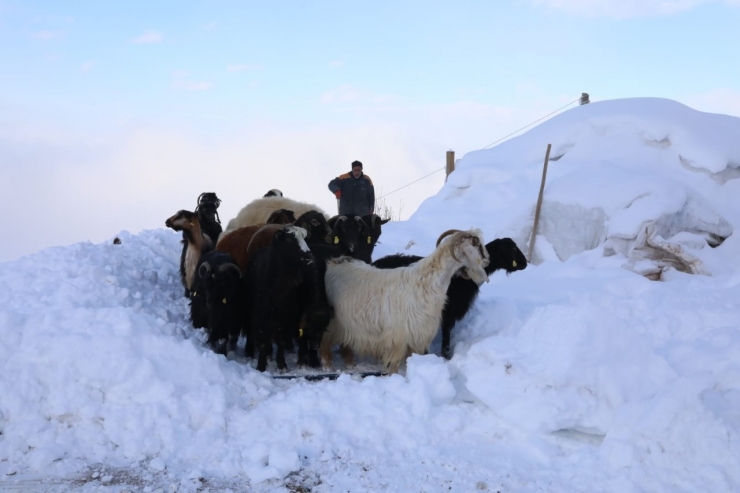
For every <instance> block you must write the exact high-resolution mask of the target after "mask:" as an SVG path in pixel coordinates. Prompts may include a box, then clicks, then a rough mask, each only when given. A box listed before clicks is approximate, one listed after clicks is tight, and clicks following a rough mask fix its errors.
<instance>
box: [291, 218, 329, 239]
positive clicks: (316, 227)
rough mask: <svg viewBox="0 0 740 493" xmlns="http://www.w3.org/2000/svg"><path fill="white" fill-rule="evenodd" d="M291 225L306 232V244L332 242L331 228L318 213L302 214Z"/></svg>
mask: <svg viewBox="0 0 740 493" xmlns="http://www.w3.org/2000/svg"><path fill="white" fill-rule="evenodd" d="M293 225H294V226H298V227H299V228H303V229H305V230H306V243H312V242H325V243H329V242H331V241H332V237H331V228H330V227H329V224H328V223H327V221H326V217H325V216H324V214H322V213H321V212H319V211H308V212H304V213H303V214H301V215H300V216H298V219H296V220H295V222H294V223H293Z"/></svg>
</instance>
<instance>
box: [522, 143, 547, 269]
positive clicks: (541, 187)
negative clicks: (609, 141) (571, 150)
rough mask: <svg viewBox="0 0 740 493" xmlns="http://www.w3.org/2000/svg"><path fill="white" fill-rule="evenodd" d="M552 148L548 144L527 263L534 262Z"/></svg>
mask: <svg viewBox="0 0 740 493" xmlns="http://www.w3.org/2000/svg"><path fill="white" fill-rule="evenodd" d="M550 148H552V144H547V152H546V153H545V166H544V167H543V168H542V183H540V195H539V197H537V208H536V209H535V211H534V226H532V238H530V240H529V255H527V262H531V261H532V253H533V252H534V240H535V238H536V237H537V223H539V222H540V209H542V194H543V193H544V192H545V179H546V178H547V163H548V161H550Z"/></svg>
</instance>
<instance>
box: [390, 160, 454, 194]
mask: <svg viewBox="0 0 740 493" xmlns="http://www.w3.org/2000/svg"><path fill="white" fill-rule="evenodd" d="M443 169H445V168H444V167H442V168H439V169H437V170H434V171H432V172H431V173H429V174H428V175H424V176H422V177H421V178H419V179H418V180H414V181H412V182H411V183H407V184H406V185H404V186H402V187H401V188H396V189H395V190H393V191H392V192H388V193H386V194H383V195H381V196H380V197H378V199H382V198H383V197H387V196H388V195H390V194H392V193H395V192H398V191H399V190H403V189H404V188H406V187H408V186H409V185H413V184H414V183H416V182H417V181H421V180H423V179H424V178H426V177H428V176H432V175H433V174H434V173H439V172H440V171H442V170H443ZM376 200H377V199H376Z"/></svg>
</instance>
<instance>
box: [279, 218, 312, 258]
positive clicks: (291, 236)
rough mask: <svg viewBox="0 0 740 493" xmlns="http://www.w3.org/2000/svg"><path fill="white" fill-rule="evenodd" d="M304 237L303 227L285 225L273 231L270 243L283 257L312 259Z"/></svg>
mask: <svg viewBox="0 0 740 493" xmlns="http://www.w3.org/2000/svg"><path fill="white" fill-rule="evenodd" d="M305 238H306V230H305V229H303V228H299V227H296V226H285V227H284V228H283V229H281V230H278V232H277V233H275V236H274V237H273V238H272V242H271V245H272V246H273V248H275V249H276V250H277V251H278V252H279V253H280V254H281V256H282V257H283V258H285V259H291V260H295V261H296V262H298V261H304V262H305V261H307V259H313V257H312V256H311V255H310V254H311V251H310V250H309V249H308V245H306V240H305Z"/></svg>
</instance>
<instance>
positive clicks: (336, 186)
mask: <svg viewBox="0 0 740 493" xmlns="http://www.w3.org/2000/svg"><path fill="white" fill-rule="evenodd" d="M341 189H342V177H341V176H338V177H336V178H334V179H333V180H332V181H330V182H329V191H330V192H331V193H334V194H336V193H337V192H338V191H339V190H341Z"/></svg>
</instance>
